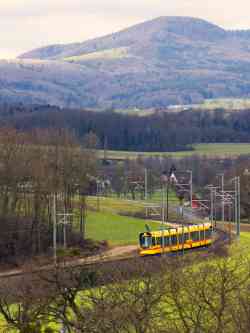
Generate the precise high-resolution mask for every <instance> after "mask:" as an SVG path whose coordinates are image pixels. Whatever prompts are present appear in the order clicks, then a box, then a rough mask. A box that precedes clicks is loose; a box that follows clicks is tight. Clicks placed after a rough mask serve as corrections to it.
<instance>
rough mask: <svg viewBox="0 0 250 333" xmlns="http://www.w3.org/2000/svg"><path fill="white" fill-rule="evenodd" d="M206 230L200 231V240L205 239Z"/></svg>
mask: <svg viewBox="0 0 250 333" xmlns="http://www.w3.org/2000/svg"><path fill="white" fill-rule="evenodd" d="M204 234H205V233H204V230H201V231H200V240H201V241H203V240H204Z"/></svg>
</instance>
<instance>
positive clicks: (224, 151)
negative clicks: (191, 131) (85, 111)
mask: <svg viewBox="0 0 250 333" xmlns="http://www.w3.org/2000/svg"><path fill="white" fill-rule="evenodd" d="M97 154H98V156H99V157H100V158H103V156H104V152H103V150H99V151H98V152H97ZM105 154H106V158H107V159H114V160H125V159H136V158H138V157H140V158H146V157H173V158H182V157H188V156H193V155H199V156H207V157H211V158H213V157H236V156H240V155H250V144H249V143H204V144H203V143H202V144H195V145H193V150H189V151H178V152H135V151H115V150H108V151H106V152H105Z"/></svg>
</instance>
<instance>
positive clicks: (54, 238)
mask: <svg viewBox="0 0 250 333" xmlns="http://www.w3.org/2000/svg"><path fill="white" fill-rule="evenodd" d="M56 232H57V223H56V194H55V193H54V195H53V250H54V265H55V266H56V264H57V253H56V252H57V248H56V246H57V244H56V241H57V237H56Z"/></svg>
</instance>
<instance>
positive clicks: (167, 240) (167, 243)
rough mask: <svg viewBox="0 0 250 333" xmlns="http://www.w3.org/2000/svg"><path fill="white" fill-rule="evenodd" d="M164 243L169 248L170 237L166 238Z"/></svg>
mask: <svg viewBox="0 0 250 333" xmlns="http://www.w3.org/2000/svg"><path fill="white" fill-rule="evenodd" d="M164 243H165V246H169V237H168V236H166V237H164Z"/></svg>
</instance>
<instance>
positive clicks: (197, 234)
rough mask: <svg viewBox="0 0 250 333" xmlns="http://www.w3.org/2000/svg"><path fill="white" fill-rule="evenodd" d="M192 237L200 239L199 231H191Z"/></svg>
mask: <svg viewBox="0 0 250 333" xmlns="http://www.w3.org/2000/svg"><path fill="white" fill-rule="evenodd" d="M191 237H192V240H193V241H198V240H199V231H193V232H191Z"/></svg>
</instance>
